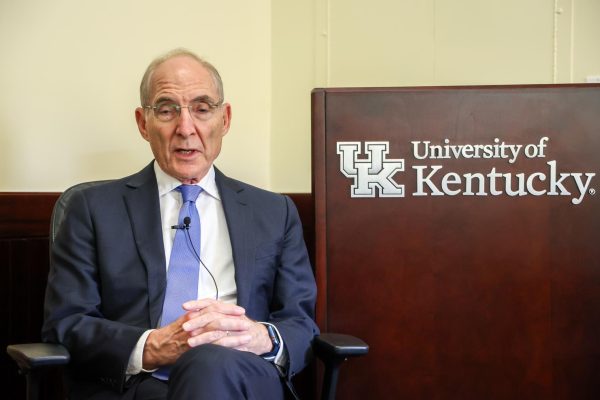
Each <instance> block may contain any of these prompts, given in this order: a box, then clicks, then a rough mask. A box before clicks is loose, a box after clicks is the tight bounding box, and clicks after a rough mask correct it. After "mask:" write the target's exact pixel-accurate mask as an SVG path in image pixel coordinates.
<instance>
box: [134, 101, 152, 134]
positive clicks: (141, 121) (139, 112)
mask: <svg viewBox="0 0 600 400" xmlns="http://www.w3.org/2000/svg"><path fill="white" fill-rule="evenodd" d="M135 122H136V123H137V126H138V130H139V131H140V134H141V135H142V137H143V138H144V139H145V140H147V141H150V135H148V130H147V129H146V112H145V110H144V109H143V108H142V107H138V108H136V109H135Z"/></svg>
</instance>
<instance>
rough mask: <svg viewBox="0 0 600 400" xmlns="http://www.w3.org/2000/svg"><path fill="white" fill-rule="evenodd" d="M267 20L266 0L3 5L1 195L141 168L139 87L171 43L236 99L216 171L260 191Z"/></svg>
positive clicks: (264, 164) (264, 177)
mask: <svg viewBox="0 0 600 400" xmlns="http://www.w3.org/2000/svg"><path fill="white" fill-rule="evenodd" d="M270 20H271V15H270V2H269V1H268V0H260V1H258V0H257V1H252V2H239V1H222V2H212V1H181V2H175V3H172V4H171V3H169V4H166V3H164V2H159V1H155V0H144V1H142V0H129V1H117V0H107V1H103V2H89V1H75V0H54V1H41V0H20V1H3V2H1V3H0V53H1V54H2V74H0V87H1V88H2V96H1V97H0V191H14V190H16V191H21V190H24V191H28V190H31V191H45V190H48V191H58V190H62V189H64V188H65V187H66V186H68V185H71V184H73V183H76V182H79V181H85V180H93V179H105V178H114V177H119V176H123V175H126V174H129V173H132V172H134V171H136V170H137V169H139V168H141V167H142V166H144V165H145V164H146V163H147V162H148V161H150V159H151V157H152V156H151V153H150V150H149V147H148V146H147V144H146V143H145V142H144V141H143V140H142V139H141V137H140V136H139V133H138V131H137V127H136V125H135V122H134V114H133V112H134V108H135V107H136V106H137V105H138V103H139V100H138V86H139V80H140V79H141V75H142V74H143V71H144V69H145V67H146V65H147V64H148V62H149V61H150V60H151V59H152V58H154V57H155V56H156V55H159V54H161V53H163V52H164V51H167V50H169V49H171V48H174V47H179V46H183V47H187V48H189V49H191V50H193V51H195V52H197V53H198V54H200V55H202V56H205V57H206V58H207V59H208V60H209V61H211V62H213V63H214V64H215V65H216V66H217V67H218V68H219V69H220V70H221V72H222V75H223V78H224V81H225V93H226V99H227V100H228V101H230V102H231V103H232V104H233V125H232V129H231V131H230V133H229V135H228V136H227V137H226V138H225V144H224V151H223V153H222V155H221V158H220V159H219V161H218V165H219V166H220V167H221V168H222V169H223V170H224V171H225V172H226V173H229V174H231V175H232V176H236V177H238V178H240V179H246V180H249V181H251V182H252V183H255V184H257V185H261V186H268V185H269V168H270V159H269V153H270V151H269V147H270V142H269V140H270V134H269V111H268V110H269V109H270V106H271V103H270V98H271V86H270V85H271V70H270V67H271V64H270V58H271V47H270ZM257 154H260V156H257Z"/></svg>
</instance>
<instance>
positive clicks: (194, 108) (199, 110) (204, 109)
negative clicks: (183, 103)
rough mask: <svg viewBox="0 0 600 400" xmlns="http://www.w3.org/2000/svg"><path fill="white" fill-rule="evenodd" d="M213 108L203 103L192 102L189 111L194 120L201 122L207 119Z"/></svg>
mask: <svg viewBox="0 0 600 400" xmlns="http://www.w3.org/2000/svg"><path fill="white" fill-rule="evenodd" d="M214 108H215V107H214V106H211V105H210V104H208V103H207V102H205V101H194V102H192V103H191V104H190V111H191V113H192V115H193V116H194V118H197V119H199V120H202V121H206V120H207V119H209V118H210V117H211V115H212V113H213V109H214Z"/></svg>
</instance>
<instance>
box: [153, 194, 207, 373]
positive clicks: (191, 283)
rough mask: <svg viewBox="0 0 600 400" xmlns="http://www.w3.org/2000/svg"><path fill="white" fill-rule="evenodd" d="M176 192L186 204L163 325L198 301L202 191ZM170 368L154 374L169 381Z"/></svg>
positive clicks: (169, 275) (169, 273) (171, 263)
mask: <svg viewBox="0 0 600 400" xmlns="http://www.w3.org/2000/svg"><path fill="white" fill-rule="evenodd" d="M177 190H179V191H180V192H181V195H182V197H183V204H182V205H181V210H180V211H179V220H178V224H179V226H180V228H179V229H177V231H176V232H175V240H174V241H173V249H172V250H171V258H170V260H169V270H168V271H167V291H166V293H165V302H164V304H163V312H162V318H161V322H160V326H165V325H168V324H170V323H171V322H173V321H175V320H176V319H177V318H179V317H180V316H181V315H182V314H183V313H184V310H183V308H182V304H183V303H185V302H186V301H190V300H196V299H197V298H198V270H199V266H200V215H198V209H197V208H196V199H197V198H198V195H199V194H200V192H201V191H202V188H201V187H200V186H196V185H181V186H178V187H177ZM186 217H189V218H190V221H189V224H185V222H184V220H185V219H186ZM184 226H185V227H184ZM192 246H193V247H192ZM169 369H170V368H169V367H163V368H160V369H159V370H158V371H156V372H155V373H154V374H153V375H154V376H155V377H157V378H159V379H163V380H166V379H168V378H169Z"/></svg>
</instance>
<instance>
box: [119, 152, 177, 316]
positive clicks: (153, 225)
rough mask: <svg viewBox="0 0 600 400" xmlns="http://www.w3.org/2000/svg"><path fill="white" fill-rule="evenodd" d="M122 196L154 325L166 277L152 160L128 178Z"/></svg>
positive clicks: (160, 307)
mask: <svg viewBox="0 0 600 400" xmlns="http://www.w3.org/2000/svg"><path fill="white" fill-rule="evenodd" d="M124 200H125V204H126V206H127V212H128V214H129V219H130V222H131V227H132V229H133V235H134V237H135V242H136V245H137V248H138V251H139V254H140V257H141V259H142V261H143V263H144V265H145V266H146V270H147V277H148V299H149V303H148V306H149V309H150V327H156V326H157V325H158V319H159V318H160V314H161V312H162V306H163V299H164V293H165V285H166V281H167V277H166V271H165V265H166V262H165V251H164V246H163V238H162V227H161V216H160V203H159V199H158V187H157V184H156V177H155V176H154V169H153V164H152V163H150V165H148V166H147V167H146V168H144V169H143V170H142V171H140V172H139V173H138V174H135V175H133V176H132V177H131V179H130V180H129V181H128V182H127V188H126V190H125V194H124Z"/></svg>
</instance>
